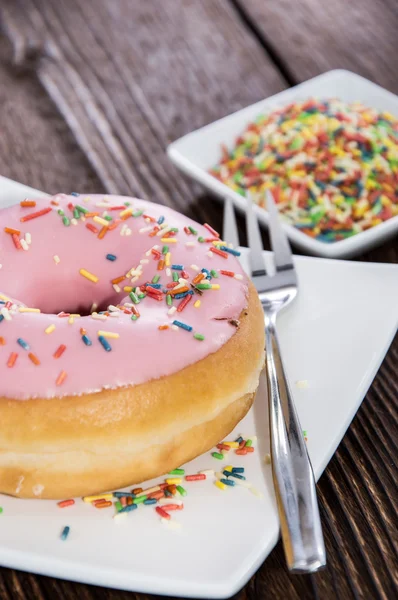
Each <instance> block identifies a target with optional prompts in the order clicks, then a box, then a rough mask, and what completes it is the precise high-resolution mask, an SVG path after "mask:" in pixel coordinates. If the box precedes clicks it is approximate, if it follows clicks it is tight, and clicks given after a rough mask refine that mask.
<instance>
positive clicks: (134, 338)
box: [0, 194, 247, 399]
mask: <svg viewBox="0 0 398 600" xmlns="http://www.w3.org/2000/svg"><path fill="white" fill-rule="evenodd" d="M51 201H52V203H51ZM36 202H37V205H36V206H35V207H31V208H30V207H21V206H20V205H16V206H12V207H10V208H6V209H4V210H1V211H0V263H1V265H2V266H1V269H0V293H1V294H2V295H3V297H2V298H1V299H0V300H2V301H3V302H4V301H7V300H6V298H4V296H6V297H7V298H11V299H13V300H12V302H13V304H12V306H11V302H8V303H7V304H0V310H1V315H2V316H3V318H1V316H0V320H1V322H0V336H1V339H0V397H2V396H5V397H8V398H17V399H28V398H34V397H42V398H51V397H54V396H57V397H59V396H64V395H72V394H73V395H75V394H87V393H92V392H97V391H100V390H101V389H104V388H116V387H119V386H126V385H134V384H139V383H143V382H146V381H148V380H151V379H154V378H158V377H161V376H163V375H169V374H171V373H174V372H177V371H179V370H180V369H182V368H184V367H186V366H188V365H190V364H192V363H194V362H196V361H198V360H200V359H202V358H204V357H206V356H207V355H208V354H210V353H212V352H215V351H216V350H218V349H219V348H220V347H221V346H222V345H223V344H225V342H227V340H229V339H230V338H231V336H232V335H233V334H234V332H235V330H236V329H235V327H234V326H233V325H232V324H231V323H230V322H229V321H228V320H229V319H236V318H238V317H239V315H240V313H241V311H242V310H243V308H245V306H246V305H247V278H246V276H245V275H244V274H243V271H242V268H241V266H240V264H239V261H238V260H237V258H235V256H233V255H232V254H228V255H227V258H224V257H222V256H219V255H217V254H214V253H213V252H209V250H210V248H211V247H213V248H214V245H213V244H212V243H211V242H199V241H198V237H200V236H202V237H203V238H205V239H208V238H212V237H214V236H213V235H212V234H211V233H210V232H209V231H208V229H206V228H205V227H203V226H201V225H198V224H196V223H195V222H193V221H191V220H190V219H187V218H186V217H184V216H183V215H181V214H179V213H177V212H175V211H173V210H171V209H169V208H166V207H164V206H160V205H157V204H153V203H149V202H145V201H143V200H137V199H131V198H126V197H120V196H100V195H91V196H84V195H80V196H78V197H75V196H66V195H64V194H59V195H57V196H54V198H53V199H49V198H44V199H42V200H37V201H36ZM126 202H130V203H131V208H132V210H133V216H129V215H123V213H122V210H121V209H118V210H110V209H111V207H113V206H115V207H116V206H122V205H124V204H125V203H126ZM71 203H72V204H73V205H74V206H75V205H79V206H82V207H83V208H84V209H86V210H87V211H89V212H99V213H100V214H99V216H100V217H103V215H105V216H107V215H110V216H112V219H113V221H110V222H109V223H110V224H112V222H114V221H115V220H116V221H117V220H119V223H118V225H117V227H115V228H114V229H112V230H106V235H105V236H104V237H103V238H102V239H99V238H98V234H96V233H95V232H92V231H90V230H89V229H88V228H87V224H92V225H94V226H95V227H96V228H97V229H98V231H100V230H101V228H102V226H103V225H102V224H98V223H96V222H95V221H94V220H93V218H92V217H88V218H86V217H83V218H79V219H75V220H72V221H71V222H70V224H69V226H68V225H65V224H64V223H63V217H62V215H60V214H59V211H60V210H61V211H63V212H64V215H65V216H66V217H67V218H68V219H70V220H71V219H72V218H73V213H72V211H71ZM55 204H57V205H55ZM68 205H69V207H68ZM48 207H51V209H52V210H51V212H49V213H47V214H44V215H42V216H40V217H37V218H34V219H32V220H27V221H22V222H21V218H23V217H25V216H26V215H30V214H31V213H36V212H37V211H40V210H43V209H45V208H48ZM108 207H109V208H108ZM142 210H143V211H144V214H143V215H141V216H134V213H136V212H138V211H142ZM121 213H122V216H127V218H126V219H125V220H120V214H121ZM80 215H81V213H80ZM144 215H149V216H150V217H153V218H154V219H156V221H157V220H158V219H159V218H160V217H164V222H163V224H162V227H164V225H168V226H169V227H176V228H178V232H176V233H175V236H174V237H175V239H176V240H177V243H172V242H170V243H168V242H167V241H164V242H162V241H161V237H160V236H154V237H151V236H150V233H151V232H152V231H153V228H154V227H155V226H156V225H157V223H156V222H149V221H148V219H146V218H145V216H144ZM160 220H161V219H160ZM188 226H192V227H193V228H194V229H195V230H196V231H197V232H198V234H197V235H195V234H190V235H188V234H187V233H186V232H185V231H184V227H188ZM5 228H13V229H16V230H19V231H20V235H19V236H18V237H19V239H20V240H28V241H30V239H29V234H30V238H31V242H30V244H28V245H27V244H26V243H25V242H22V245H23V246H25V248H26V247H27V248H28V249H27V250H24V248H21V249H17V248H16V247H15V245H14V241H13V237H12V235H11V234H10V233H6V232H5V231H4V229H5ZM187 243H188V244H189V243H191V244H192V245H188V246H187ZM166 244H167V245H168V246H169V251H170V253H171V263H170V266H171V265H177V264H179V265H183V266H184V269H185V271H186V273H187V274H188V276H189V279H188V281H189V284H188V285H190V282H191V281H192V280H193V278H194V277H195V276H196V275H197V273H198V271H197V270H196V269H195V265H196V266H197V267H199V270H201V269H202V268H205V269H208V270H211V269H213V270H216V271H217V272H219V270H220V269H221V270H228V271H232V272H234V273H235V274H237V277H229V276H227V275H222V274H219V277H218V278H217V279H216V278H213V279H212V280H211V283H212V284H219V285H220V289H209V290H204V291H203V293H202V295H201V296H200V295H198V294H197V293H195V294H194V295H193V296H192V300H191V301H190V302H189V304H188V305H187V306H186V308H185V309H184V310H183V311H182V312H175V313H174V314H173V315H169V314H168V311H169V308H170V307H169V306H168V305H167V304H166V298H165V296H164V297H163V298H162V301H161V302H160V301H159V302H158V301H156V300H154V299H152V298H150V297H145V298H144V299H142V300H141V301H140V303H139V304H137V305H134V307H135V308H136V309H137V310H138V311H139V313H140V316H139V318H137V319H136V320H134V321H133V320H132V319H131V314H126V313H125V312H123V310H113V309H112V310H113V312H116V314H117V316H112V317H111V316H108V317H106V319H105V320H98V319H96V318H94V317H93V316H92V315H91V314H90V307H91V306H92V304H93V303H97V304H99V306H100V308H99V309H98V310H105V309H106V307H107V306H108V305H110V304H111V305H114V306H115V305H118V306H122V305H123V303H126V302H127V303H130V305H128V304H127V308H126V310H127V312H128V313H129V311H130V310H131V305H132V304H133V303H132V302H131V299H130V298H129V297H128V294H127V293H126V291H123V289H124V287H125V286H138V285H143V284H145V283H146V282H150V281H151V280H152V278H153V277H154V276H155V275H160V280H159V283H160V284H161V285H162V289H166V285H167V284H169V283H171V282H172V281H173V279H172V272H173V271H171V272H170V271H167V270H166V269H167V267H165V268H164V269H163V270H158V266H159V265H158V259H157V258H156V257H155V256H154V255H153V254H152V253H150V255H149V256H147V255H146V253H147V252H148V251H150V250H151V248H153V246H154V245H157V246H158V249H159V251H162V249H163V246H164V245H166ZM108 254H112V255H115V256H116V257H117V258H116V260H115V261H111V260H108V259H107V258H106V256H107V255H108ZM163 258H165V257H163ZM58 259H59V262H58ZM140 261H144V262H142V263H140ZM146 261H148V262H146ZM140 264H141V268H142V271H141V275H139V276H138V278H137V279H136V280H134V277H137V276H136V275H133V279H131V277H130V278H129V279H125V280H124V281H122V282H121V283H120V284H118V285H119V288H120V292H119V291H118V288H116V290H115V289H114V287H113V284H112V282H111V280H113V279H115V278H117V277H119V276H122V275H125V274H127V273H128V272H129V271H130V270H131V269H132V268H137V267H139V265H140ZM169 268H170V267H169ZM80 269H85V270H86V271H88V272H89V273H91V274H93V275H95V276H96V277H98V282H97V283H93V282H92V281H89V280H88V279H86V278H85V277H84V276H82V275H81V274H80ZM177 272H178V275H179V277H181V273H180V271H177ZM204 281H205V282H206V280H204ZM202 283H203V282H202ZM197 300H200V306H199V307H195V306H194V304H195V302H196V301H197ZM180 302H181V300H179V299H178V300H173V306H176V307H177V306H178V305H179V303H180ZM7 307H9V309H7ZM21 307H28V308H39V309H40V310H41V312H40V313H37V312H35V313H33V312H20V308H21ZM61 311H65V312H71V313H80V312H81V313H82V314H85V315H86V316H81V317H80V318H78V317H75V318H72V319H71V318H69V317H60V316H59V315H58V313H60V312H61ZM4 317H5V318H4ZM219 318H224V319H225V320H218V319H219ZM175 319H177V320H179V321H181V322H183V323H185V324H187V325H188V326H190V327H192V331H186V330H184V329H181V328H177V329H175V327H172V323H173V321H174V320H175ZM165 324H167V325H168V326H169V328H168V329H164V330H159V326H161V325H165ZM51 325H55V329H54V330H53V331H52V332H51V333H46V331H45V330H47V331H48V328H49V327H50V326H51ZM82 328H83V329H84V330H85V331H86V335H87V338H89V340H91V342H92V345H90V346H88V345H85V343H84V342H83V339H82V332H81V329H82ZM101 330H102V331H106V332H111V333H115V334H119V337H118V338H117V339H112V338H106V339H107V342H108V343H109V345H110V346H111V351H108V352H107V351H106V350H105V349H104V347H103V346H102V345H101V343H100V341H99V338H98V331H101ZM195 333H199V334H202V335H204V338H205V339H204V340H203V341H199V340H197V339H195V337H194V334H195ZM83 334H84V332H83ZM18 339H22V340H23V341H24V342H26V343H27V344H28V346H29V348H28V349H24V348H23V347H22V346H21V345H20V344H19V343H18V341H17V340H18ZM61 345H64V346H66V350H65V351H64V352H63V353H62V355H61V356H60V357H59V358H54V353H56V351H57V349H58V348H59V346H61ZM11 353H17V354H18V357H17V360H16V362H15V364H14V366H12V367H9V366H7V364H8V362H9V359H10V355H11ZM29 353H33V355H34V357H37V359H38V360H39V361H40V364H34V362H33V361H32V359H31V358H30V357H29ZM34 357H33V359H34ZM34 360H35V359H34ZM62 372H65V378H64V380H63V382H62V383H60V381H59V378H60V374H61V373H62ZM61 379H62V378H61ZM57 381H58V384H57Z"/></svg>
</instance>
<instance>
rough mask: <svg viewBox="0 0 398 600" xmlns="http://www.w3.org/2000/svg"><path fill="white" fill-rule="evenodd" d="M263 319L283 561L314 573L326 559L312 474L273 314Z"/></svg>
mask: <svg viewBox="0 0 398 600" xmlns="http://www.w3.org/2000/svg"><path fill="white" fill-rule="evenodd" d="M264 319H265V341H266V351H267V356H266V369H267V375H268V377H267V386H268V399H269V421H270V434H271V435H270V437H271V457H272V474H273V479H274V486H275V492H276V498H277V504H278V511H279V517H280V523H281V532H282V540H283V545H284V549H285V555H286V561H287V565H288V568H289V570H290V571H291V572H295V573H313V572H315V571H317V570H318V569H320V568H322V567H323V566H324V565H325V564H326V553H325V544H324V541H323V535H322V526H321V520H320V515H319V508H318V503H317V498H316V491H315V479H314V474H313V471H312V466H311V462H310V459H309V456H308V452H307V448H306V444H305V441H304V436H303V432H302V429H301V425H300V421H299V418H298V415H297V411H296V408H295V406H294V402H293V398H292V395H291V392H290V390H289V385H288V381H287V378H286V375H285V370H284V367H283V363H282V358H281V353H280V350H279V344H278V339H277V335H276V328H275V314H274V313H270V314H265V317H264Z"/></svg>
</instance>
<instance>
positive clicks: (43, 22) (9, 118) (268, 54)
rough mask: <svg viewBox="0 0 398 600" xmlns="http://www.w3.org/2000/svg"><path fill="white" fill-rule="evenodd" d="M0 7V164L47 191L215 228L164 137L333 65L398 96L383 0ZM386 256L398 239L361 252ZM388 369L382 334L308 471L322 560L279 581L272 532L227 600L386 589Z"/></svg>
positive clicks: (3, 574)
mask: <svg viewBox="0 0 398 600" xmlns="http://www.w3.org/2000/svg"><path fill="white" fill-rule="evenodd" d="M0 11H1V13H2V26H3V27H2V29H3V32H4V35H3V37H2V38H1V39H0V82H1V84H0V127H1V132H2V134H1V137H0V173H1V174H3V175H5V176H8V177H11V178H13V179H16V180H18V181H21V182H24V183H26V184H28V185H31V186H33V187H37V188H39V189H43V190H46V191H47V192H53V193H55V192H59V191H72V190H77V191H83V190H84V191H97V192H108V193H111V192H118V193H121V194H135V195H138V196H141V197H143V198H149V199H153V200H155V201H157V202H160V203H164V204H166V205H168V206H173V207H174V208H176V209H178V210H180V211H181V212H184V213H186V214H187V215H189V216H191V217H193V218H194V219H196V220H198V221H209V222H211V223H212V224H213V225H214V226H215V227H216V228H218V229H219V228H220V227H221V223H222V210H221V207H220V206H219V205H218V204H217V203H214V202H212V201H211V200H210V199H209V198H208V197H207V196H206V195H205V194H204V193H203V190H202V189H201V188H199V187H198V186H197V185H196V184H194V183H192V182H191V181H189V180H187V179H185V178H184V177H183V176H182V175H181V174H180V173H179V172H177V171H176V169H175V168H174V167H173V166H172V165H171V164H170V162H169V161H168V159H167V158H166V155H165V148H166V146H167V144H168V143H169V142H171V141H172V140H174V139H176V138H177V137H179V136H181V135H182V134H185V133H187V132H189V131H191V130H192V129H195V128H197V127H200V126H201V125H204V124H206V123H209V122H211V121H213V120H214V119H217V118H219V117H222V116H224V115H226V114H228V113H230V112H232V111H235V110H237V109H239V108H241V107H244V106H246V105H248V104H250V103H252V102H255V101H257V100H260V99H262V98H264V97H266V96H268V95H270V94H273V93H275V92H278V91H280V90H282V89H284V88H286V87H289V86H291V85H295V84H296V83H299V82H300V81H303V80H305V79H307V78H309V77H312V76H314V75H317V74H318V73H321V72H323V71H326V70H328V69H332V68H336V67H343V68H348V69H352V70H353V71H356V72H358V73H360V74H362V75H364V76H365V77H369V78H370V79H372V80H373V81H376V82H378V83H380V84H381V85H383V86H385V87H387V88H388V89H390V90H391V91H393V92H395V93H398V76H397V72H396V66H397V64H396V56H397V53H398V36H397V34H396V32H397V30H398V6H397V4H396V0H351V2H348V1H347V0H328V1H327V2H320V1H319V0H293V1H292V0H267V1H264V0H168V1H165V0H145V1H142V2H141V1H140V0H69V1H67V0H63V1H61V0H8V1H7V0H3V2H2V3H1V6H0ZM240 227H241V228H242V222H240ZM241 233H243V230H242V231H241ZM397 259H398V243H397V241H396V240H394V241H392V242H390V243H388V244H385V245H384V246H381V247H380V248H378V249H376V250H373V251H372V252H368V253H367V254H366V255H363V256H362V257H360V260H367V261H385V262H397ZM364 327H366V323H364ZM348 368H349V367H348ZM397 371H398V339H395V341H394V343H393V344H392V346H391V348H390V350H389V352H388V354H387V357H386V359H385V361H384V363H383V365H382V367H381V369H380V371H379V373H378V375H377V377H376V379H375V380H374V382H373V384H372V386H371V388H370V390H369V392H368V394H367V396H366V398H365V400H364V402H363V404H362V407H361V409H360V410H359V412H358V414H357V416H356V417H355V419H354V421H353V423H352V425H351V427H350V429H349V431H348V432H347V434H346V436H345V437H344V440H343V442H342V443H341V445H340V447H339V449H338V451H337V452H336V455H335V456H334V458H333V459H332V461H331V462H330V464H329V466H328V468H327V470H326V472H325V473H324V475H323V476H322V478H321V480H320V483H319V498H320V505H321V513H322V519H323V523H324V529H325V537H326V545H327V552H328V567H327V569H326V570H325V571H323V572H321V573H319V574H316V575H315V576H313V577H312V578H309V577H300V576H292V577H290V576H289V575H288V573H287V572H286V569H285V565H284V557H283V551H282V547H281V544H278V546H277V547H276V548H275V550H274V551H273V552H272V553H271V555H270V556H269V557H268V558H267V560H266V561H265V563H264V564H263V565H262V567H261V568H260V569H259V571H258V572H257V574H256V575H255V576H253V577H252V579H251V580H250V582H249V583H248V584H247V586H246V587H245V588H244V589H243V590H242V591H241V592H240V593H239V594H237V595H236V598H237V599H239V600H243V599H246V598H247V599H257V598H258V599H260V598H275V599H278V598H283V600H288V599H289V600H290V599H292V600H293V599H298V598H300V599H306V598H314V597H315V598H316V597H319V598H321V599H329V598H333V599H334V598H338V599H343V600H349V599H351V598H364V599H366V600H371V599H374V598H384V599H386V600H391V599H392V598H396V597H397V596H398V552H397V551H398V534H397V530H398V528H397V525H398V520H397V507H398V502H397V500H398V493H397V480H398V477H397V475H398V473H397V459H398V442H397V440H398V381H397ZM331 376H338V374H337V373H334V374H333V373H331ZM182 594H183V590H182ZM134 597H136V598H140V599H144V598H148V596H144V595H140V594H131V593H127V592H126V593H124V592H118V591H112V590H106V589H102V588H95V587H90V586H86V585H81V584H75V583H70V582H65V581H60V580H56V579H52V578H47V577H39V576H35V575H30V574H26V573H20V572H16V571H13V570H10V569H0V598H1V599H7V600H19V599H24V600H25V599H31V598H40V599H43V600H47V599H53V598H57V599H58V598H59V599H68V600H69V599H79V600H81V599H84V600H91V599H94V598H95V599H109V600H110V599H112V600H113V599H116V598H118V599H126V600H127V599H130V598H134Z"/></svg>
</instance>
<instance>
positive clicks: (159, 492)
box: [57, 435, 262, 540]
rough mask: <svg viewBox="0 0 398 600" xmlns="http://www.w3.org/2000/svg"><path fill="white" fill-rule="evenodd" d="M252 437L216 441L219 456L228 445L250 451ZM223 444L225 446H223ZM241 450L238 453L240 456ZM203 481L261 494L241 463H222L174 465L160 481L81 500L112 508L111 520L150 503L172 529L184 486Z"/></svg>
mask: <svg viewBox="0 0 398 600" xmlns="http://www.w3.org/2000/svg"><path fill="white" fill-rule="evenodd" d="M256 441H257V437H256V436H250V437H247V438H246V439H245V438H244V437H243V436H242V435H239V436H238V438H237V439H236V440H234V441H224V442H221V443H220V444H218V445H217V448H219V449H220V446H223V448H222V449H221V452H223V458H226V457H227V455H226V453H227V452H228V451H229V450H232V449H234V450H235V452H236V454H238V450H239V449H242V448H250V450H251V451H254V447H253V444H254V443H255V442H256ZM242 443H243V444H244V445H243V446H242ZM246 444H247V446H246ZM226 448H227V449H228V450H225V449H226ZM243 454H244V453H240V456H242V455H243ZM246 454H247V452H246ZM213 456H214V453H213ZM204 481H211V482H212V483H213V484H214V485H215V487H216V488H217V489H219V490H221V491H225V490H228V489H231V488H233V487H235V486H238V487H239V486H240V487H244V488H246V489H247V490H249V491H250V492H252V493H253V494H254V495H255V496H257V497H258V498H261V497H262V494H261V493H260V492H259V491H258V490H257V489H256V488H255V487H254V486H253V484H252V483H251V482H250V481H248V480H247V477H246V468H245V467H242V466H233V465H226V466H224V467H222V471H220V472H216V471H215V470H214V469H204V470H201V471H199V472H197V473H186V471H185V469H184V468H176V469H174V470H172V471H170V472H169V473H168V475H167V476H166V477H165V478H164V480H163V481H160V482H159V483H156V484H155V485H152V486H151V487H149V488H145V489H144V488H142V487H139V486H137V487H132V489H131V490H127V491H126V490H119V491H115V492H105V493H103V494H95V495H92V496H84V497H83V498H82V500H83V502H85V503H86V504H91V506H92V507H93V508H96V509H98V510H102V509H107V508H113V519H114V520H115V522H118V521H119V520H120V519H121V518H123V517H126V516H127V515H128V514H130V513H132V512H134V511H137V509H138V508H139V507H140V506H141V507H147V506H151V507H152V508H153V510H154V513H155V514H156V515H157V516H158V517H159V519H160V523H162V524H164V525H167V526H168V527H171V528H172V529H177V528H180V527H181V523H180V522H179V521H178V520H176V519H174V518H172V515H171V514H170V513H172V514H174V513H175V511H182V510H184V499H185V498H186V496H187V495H188V491H187V489H186V488H187V486H189V485H190V484H197V483H198V482H204ZM75 504H76V500H74V499H73V498H68V499H66V500H61V501H60V502H57V505H58V507H59V508H69V507H72V506H74V505H75ZM69 530H70V528H69V526H66V527H64V529H63V530H62V533H61V539H62V540H66V539H67V537H68V535H69Z"/></svg>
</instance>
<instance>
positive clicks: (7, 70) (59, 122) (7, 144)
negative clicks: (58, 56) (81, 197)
mask: <svg viewBox="0 0 398 600" xmlns="http://www.w3.org/2000/svg"><path fill="white" fill-rule="evenodd" d="M11 56H12V52H11V47H10V45H9V44H8V42H7V41H6V40H5V39H4V38H3V39H0V81H1V86H0V130H1V136H0V174H1V175H4V176H5V177H10V178H11V179H16V180H17V181H20V182H21V183H25V184H26V185H30V186H32V187H36V188H38V189H41V190H45V191H48V192H53V193H54V194H55V193H57V192H58V191H59V190H69V191H73V190H72V189H71V185H76V187H80V188H81V189H98V190H99V191H103V187H102V185H101V183H100V181H99V180H98V178H97V177H96V176H95V174H94V173H93V170H92V168H91V167H90V165H89V162H88V161H87V160H86V158H85V157H84V155H82V153H81V151H80V149H79V148H78V147H77V146H76V143H75V141H74V138H73V135H72V134H71V132H70V130H69V128H68V127H67V125H66V124H65V122H64V120H63V119H62V117H61V116H60V115H59V113H58V111H57V109H56V108H55V107H54V105H53V103H52V102H51V100H50V99H49V98H48V96H47V94H46V93H45V92H44V90H43V89H42V88H41V86H40V84H39V83H38V81H37V80H36V77H35V75H34V74H33V73H31V72H30V71H29V69H25V70H24V69H21V68H18V69H16V70H15V71H14V69H13V68H12V67H10V63H11ZM11 90H12V93H10V92H11Z"/></svg>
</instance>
